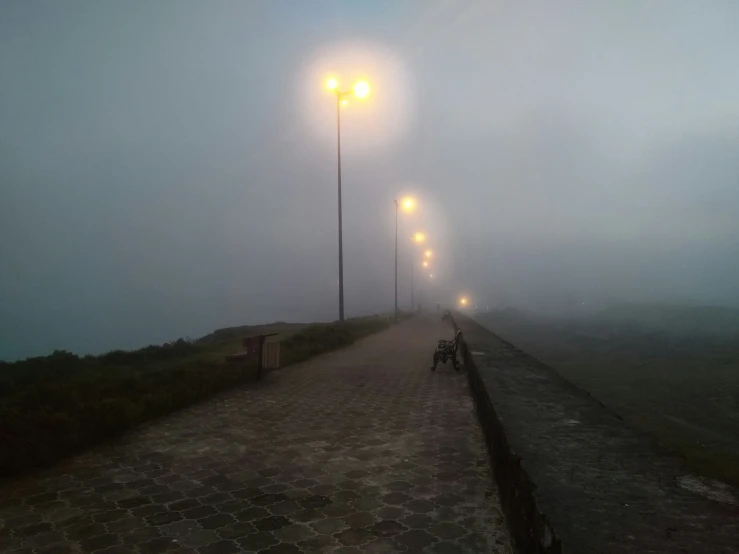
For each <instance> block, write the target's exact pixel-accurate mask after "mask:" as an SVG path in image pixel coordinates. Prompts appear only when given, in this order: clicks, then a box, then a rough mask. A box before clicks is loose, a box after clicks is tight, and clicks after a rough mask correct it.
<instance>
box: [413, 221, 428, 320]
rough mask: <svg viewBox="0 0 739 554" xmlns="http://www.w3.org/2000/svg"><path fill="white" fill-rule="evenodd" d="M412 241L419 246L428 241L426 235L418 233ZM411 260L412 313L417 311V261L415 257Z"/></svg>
mask: <svg viewBox="0 0 739 554" xmlns="http://www.w3.org/2000/svg"><path fill="white" fill-rule="evenodd" d="M411 240H412V241H415V242H416V243H418V244H421V243H422V242H423V241H425V240H426V235H424V234H423V233H416V234H415V235H413V236H412V237H411ZM411 258H412V259H413V261H412V263H411V312H414V311H415V310H416V297H415V293H414V280H415V279H414V277H413V274H414V268H415V266H416V260H415V256H411Z"/></svg>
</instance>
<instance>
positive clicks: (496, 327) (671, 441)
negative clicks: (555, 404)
mask: <svg viewBox="0 0 739 554" xmlns="http://www.w3.org/2000/svg"><path fill="white" fill-rule="evenodd" d="M649 311H650V314H651V315H654V308H651V309H650V310H649ZM673 314H674V311H672V310H671V311H670V313H669V316H670V318H671V317H672V315H673ZM622 315H623V314H620V316H622ZM700 315H701V317H702V316H704V315H705V311H703V310H702V311H701V314H700ZM479 319H480V320H481V322H483V323H484V324H486V325H487V326H488V327H489V328H490V329H492V330H493V331H495V332H496V333H498V334H499V335H500V336H502V337H503V338H505V339H506V340H509V341H511V342H513V343H514V344H516V345H517V346H519V347H520V348H522V349H523V350H525V351H527V352H529V353H530V354H532V355H534V356H536V357H537V358H539V359H541V360H542V361H544V362H545V363H547V364H549V365H551V366H552V367H554V368H555V369H557V370H558V371H559V372H560V373H562V375H564V376H565V377H567V378H568V379H570V380H571V381H572V382H574V383H576V384H578V385H579V386H582V387H583V388H585V389H586V390H588V391H590V392H591V393H592V394H593V395H594V396H596V397H597V398H598V399H599V400H601V401H602V402H603V403H605V404H606V405H608V406H610V407H611V408H613V409H614V410H616V411H617V412H618V413H620V414H621V415H622V416H623V417H624V419H625V420H626V421H627V422H629V423H630V424H631V425H633V426H635V427H638V428H641V429H643V430H645V431H647V432H649V433H651V434H652V435H653V436H654V437H655V438H656V439H657V440H658V441H659V442H660V443H662V444H664V445H665V446H667V447H669V448H672V449H674V450H675V451H676V452H678V453H679V454H681V455H683V456H684V457H685V459H686V460H687V461H688V462H689V463H690V464H691V465H692V466H693V467H694V468H696V469H697V470H698V471H700V472H702V473H704V474H706V475H710V476H713V477H716V478H719V479H722V480H725V481H728V482H731V483H734V484H737V485H739V340H737V339H736V338H731V337H728V336H726V337H717V336H715V335H707V334H702V333H695V334H694V335H693V336H692V337H691V338H688V337H687V336H686V335H685V334H684V333H683V332H682V330H683V329H690V328H695V326H694V324H693V323H691V322H690V321H679V322H678V321H673V322H672V323H671V325H672V324H674V325H675V327H676V328H679V329H680V333H679V335H676V334H675V333H674V332H672V331H667V330H665V327H657V326H647V325H643V324H639V323H638V321H637V320H636V319H634V318H628V322H627V323H624V318H622V317H619V320H618V321H615V320H614V319H611V318H610V317H608V314H601V315H600V316H599V317H598V318H596V319H594V320H590V321H587V322H580V323H577V322H571V321H570V322H567V321H563V320H542V319H538V320H537V319H532V318H527V317H520V316H511V315H510V314H509V315H507V316H506V315H503V314H500V313H499V314H496V315H487V316H482V317H480V318H479ZM701 335H702V336H701Z"/></svg>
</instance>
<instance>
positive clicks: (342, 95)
mask: <svg viewBox="0 0 739 554" xmlns="http://www.w3.org/2000/svg"><path fill="white" fill-rule="evenodd" d="M326 86H327V87H328V89H329V90H331V91H333V92H334V93H335V94H336V154H337V160H338V164H337V166H338V185H339V186H338V190H339V322H341V323H343V322H344V242H343V232H342V219H341V106H342V105H346V104H348V103H349V99H348V97H349V96H350V95H351V94H354V96H356V97H357V98H367V96H369V93H370V86H369V85H368V84H367V83H366V82H365V81H359V82H358V83H356V84H355V85H354V88H353V89H352V90H351V91H341V90H339V82H338V81H337V80H336V79H334V78H333V77H332V78H331V79H329V80H328V82H327V83H326Z"/></svg>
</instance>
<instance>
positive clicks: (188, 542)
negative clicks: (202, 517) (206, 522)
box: [179, 529, 221, 548]
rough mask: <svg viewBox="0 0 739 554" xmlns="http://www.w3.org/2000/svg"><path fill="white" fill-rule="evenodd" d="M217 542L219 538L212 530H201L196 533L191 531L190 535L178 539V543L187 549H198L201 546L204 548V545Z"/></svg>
mask: <svg viewBox="0 0 739 554" xmlns="http://www.w3.org/2000/svg"><path fill="white" fill-rule="evenodd" d="M219 540H221V538H220V537H219V536H218V535H217V534H216V532H215V531H214V530H213V529H201V530H198V531H193V532H192V533H188V534H187V535H185V536H183V537H181V538H180V539H179V541H180V542H181V543H182V544H183V545H184V546H187V547H189V548H199V547H201V546H205V545H206V544H210V543H213V542H216V541H219Z"/></svg>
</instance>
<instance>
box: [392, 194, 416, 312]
mask: <svg viewBox="0 0 739 554" xmlns="http://www.w3.org/2000/svg"><path fill="white" fill-rule="evenodd" d="M398 205H399V204H398V199H397V198H396V199H395V321H396V322H397V321H398ZM400 205H401V206H403V211H405V212H412V211H413V210H414V208H415V207H416V202H415V200H413V198H408V197H406V198H403V199H402V200H401V201H400Z"/></svg>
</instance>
